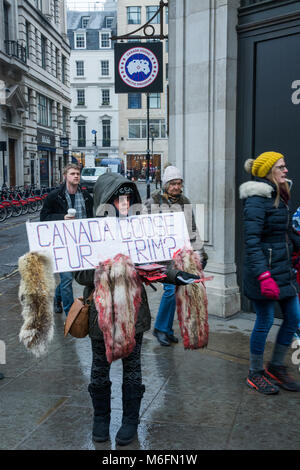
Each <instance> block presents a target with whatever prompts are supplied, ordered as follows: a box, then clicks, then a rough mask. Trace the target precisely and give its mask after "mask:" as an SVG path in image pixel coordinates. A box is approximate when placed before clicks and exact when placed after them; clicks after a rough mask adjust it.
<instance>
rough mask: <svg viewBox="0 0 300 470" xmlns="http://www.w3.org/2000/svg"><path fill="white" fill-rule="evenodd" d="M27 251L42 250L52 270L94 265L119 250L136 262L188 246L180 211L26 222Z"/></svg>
mask: <svg viewBox="0 0 300 470" xmlns="http://www.w3.org/2000/svg"><path fill="white" fill-rule="evenodd" d="M26 229H27V236H28V242H29V249H30V251H45V252H47V253H49V254H50V255H51V257H52V259H53V268H54V272H64V271H79V270H82V269H95V267H96V266H98V264H99V262H101V261H105V260H106V259H109V258H113V257H114V256H115V255H117V254H119V253H122V254H125V255H127V256H129V257H130V258H131V259H132V261H133V263H135V264H145V263H153V262H159V261H164V260H169V259H172V257H173V254H174V253H175V252H176V251H177V250H179V249H181V248H183V247H184V246H190V241H189V235H188V230H187V226H186V222H185V217H184V214H183V212H172V213H171V212H170V213H163V214H147V215H136V216H131V217H124V218H121V217H120V218H117V217H100V218H94V219H74V220H57V221H51V222H48V221H44V222H27V223H26Z"/></svg>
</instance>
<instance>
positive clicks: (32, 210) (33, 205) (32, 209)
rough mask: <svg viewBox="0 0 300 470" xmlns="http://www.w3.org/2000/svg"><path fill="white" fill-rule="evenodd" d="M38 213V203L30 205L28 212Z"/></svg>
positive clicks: (33, 202)
mask: <svg viewBox="0 0 300 470" xmlns="http://www.w3.org/2000/svg"><path fill="white" fill-rule="evenodd" d="M36 211H37V203H36V202H35V201H32V202H30V203H29V206H28V212H36Z"/></svg>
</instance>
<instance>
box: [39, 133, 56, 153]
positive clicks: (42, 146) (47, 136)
mask: <svg viewBox="0 0 300 470" xmlns="http://www.w3.org/2000/svg"><path fill="white" fill-rule="evenodd" d="M36 138H37V144H38V149H39V150H50V151H53V150H55V136H54V134H53V133H51V132H47V131H45V130H44V129H43V130H41V129H37V135H36Z"/></svg>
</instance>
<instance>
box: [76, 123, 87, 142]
mask: <svg viewBox="0 0 300 470" xmlns="http://www.w3.org/2000/svg"><path fill="white" fill-rule="evenodd" d="M82 131H83V132H82ZM81 133H82V136H81V135H80V134H81ZM77 147H86V121H85V120H84V119H80V120H79V121H77Z"/></svg>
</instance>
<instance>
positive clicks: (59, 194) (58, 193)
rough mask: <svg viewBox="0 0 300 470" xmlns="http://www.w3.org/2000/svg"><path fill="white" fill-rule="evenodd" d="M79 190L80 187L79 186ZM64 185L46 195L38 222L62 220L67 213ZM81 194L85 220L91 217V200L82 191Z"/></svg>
mask: <svg viewBox="0 0 300 470" xmlns="http://www.w3.org/2000/svg"><path fill="white" fill-rule="evenodd" d="M79 189H80V186H79ZM65 191H66V183H63V184H62V185H61V186H60V187H59V188H58V189H54V190H53V191H51V193H49V194H48V196H47V197H46V199H45V200H44V205H43V208H42V210H41V213H40V220H41V221H42V222H43V221H45V220H63V219H64V217H65V215H66V214H67V212H68V202H67V199H66V196H65ZM80 191H81V192H82V195H83V198H84V202H85V209H86V216H87V218H91V217H93V198H92V196H90V194H89V193H88V192H87V191H85V190H84V189H83V190H82V189H80Z"/></svg>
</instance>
